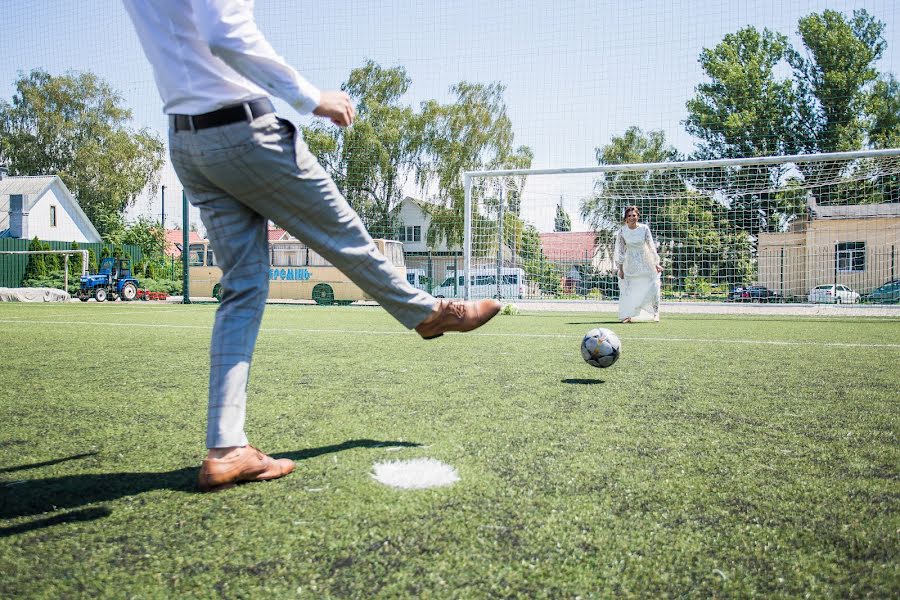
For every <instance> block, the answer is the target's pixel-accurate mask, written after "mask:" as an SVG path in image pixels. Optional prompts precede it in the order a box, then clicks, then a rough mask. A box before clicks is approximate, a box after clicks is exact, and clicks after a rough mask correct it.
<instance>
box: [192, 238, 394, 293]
mask: <svg viewBox="0 0 900 600" xmlns="http://www.w3.org/2000/svg"><path fill="white" fill-rule="evenodd" d="M375 245H376V246H377V247H378V250H380V251H381V253H382V254H384V255H385V257H387V259H388V261H390V263H391V264H392V265H394V268H395V269H397V272H398V273H399V275H400V277H402V278H404V279H406V262H405V260H404V258H403V244H402V243H401V242H397V241H394V240H385V239H376V240H375ZM188 252H189V253H188V265H189V269H188V277H190V293H191V295H192V296H199V297H212V298H215V299H216V300H221V299H222V285H221V284H220V283H219V280H220V279H221V278H222V270H221V269H219V267H217V266H216V257H215V253H214V252H213V249H212V248H211V247H210V246H209V241H208V240H203V241H201V242H194V243H192V244H190V246H189V250H188ZM268 270H269V298H271V299H279V300H312V301H314V302H315V303H316V304H323V305H328V304H350V303H351V302H356V301H357V300H371V297H369V296H367V295H366V294H365V292H363V291H362V289H360V288H359V287H358V286H357V285H356V284H355V283H353V282H352V281H350V278H349V277H347V276H346V275H344V274H343V273H341V272H340V271H339V270H338V269H337V267H335V266H333V265H332V264H331V263H330V262H328V261H327V260H325V259H324V258H323V257H322V256H321V255H320V254H319V253H318V252H316V251H315V250H313V249H312V248H309V247H308V246H307V245H306V244H304V243H303V242H301V241H299V240H276V241H273V242H270V243H269V266H268Z"/></svg>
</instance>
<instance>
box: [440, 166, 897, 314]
mask: <svg viewBox="0 0 900 600" xmlns="http://www.w3.org/2000/svg"><path fill="white" fill-rule="evenodd" d="M464 186H465V213H464V241H463V265H462V266H463V271H464V276H462V277H459V281H458V283H459V286H458V290H459V291H458V295H459V296H461V297H465V298H477V297H489V296H499V297H500V298H504V299H507V298H513V297H518V298H521V299H544V300H552V299H585V300H591V299H593V300H603V299H607V300H614V299H616V298H617V294H618V285H617V278H616V266H615V264H614V260H613V253H614V242H615V236H616V233H617V231H618V229H619V228H620V227H621V226H622V216H623V211H624V209H625V208H626V207H627V206H636V207H637V208H638V210H639V211H640V221H641V222H643V223H646V224H647V225H648V226H649V227H650V230H651V232H652V234H653V237H654V239H655V242H656V244H657V248H658V252H659V255H660V259H661V263H662V266H663V269H664V270H663V273H662V286H663V297H664V300H665V299H669V300H675V299H679V300H707V301H737V302H792V301H802V302H833V303H841V302H844V303H848V302H849V303H852V302H859V301H860V300H862V301H866V300H867V294H869V293H870V292H872V291H873V290H876V289H878V288H879V287H880V286H882V285H884V284H886V283H888V282H891V281H894V280H896V279H898V278H900V149H890V150H873V151H860V152H847V153H832V154H815V155H795V156H770V157H758V158H743V159H732V160H710V161H684V162H663V163H653V164H620V165H602V166H597V167H584V168H569V169H523V170H496V171H469V172H466V173H465V174H464ZM514 270H521V272H522V273H524V281H523V282H522V285H521V286H518V288H517V289H516V290H515V291H512V290H510V289H509V286H504V285H503V283H504V282H506V281H505V280H506V279H509V276H508V275H506V274H507V273H510V272H512V271H514ZM454 279H455V277H454ZM506 283H508V282H506ZM511 292H512V293H511ZM820 292H821V293H820Z"/></svg>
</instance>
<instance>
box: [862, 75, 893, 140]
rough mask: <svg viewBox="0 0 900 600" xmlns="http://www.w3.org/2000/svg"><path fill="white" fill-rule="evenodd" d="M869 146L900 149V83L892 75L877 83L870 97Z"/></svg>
mask: <svg viewBox="0 0 900 600" xmlns="http://www.w3.org/2000/svg"><path fill="white" fill-rule="evenodd" d="M868 113H869V114H870V115H871V124H870V127H869V132H868V138H869V144H870V145H871V146H873V147H875V148H898V147H900V82H898V81H897V79H895V78H894V76H893V75H892V74H888V75H886V76H885V77H884V78H882V79H880V80H879V81H877V82H876V83H875V85H874V87H873V89H872V93H871V94H870V96H869V103H868Z"/></svg>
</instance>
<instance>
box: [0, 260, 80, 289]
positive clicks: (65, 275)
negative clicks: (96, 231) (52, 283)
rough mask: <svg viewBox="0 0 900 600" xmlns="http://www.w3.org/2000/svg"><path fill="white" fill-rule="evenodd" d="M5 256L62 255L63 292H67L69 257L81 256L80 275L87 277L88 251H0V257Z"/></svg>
mask: <svg viewBox="0 0 900 600" xmlns="http://www.w3.org/2000/svg"><path fill="white" fill-rule="evenodd" d="M5 254H62V255H63V261H64V265H63V287H64V288H65V291H66V292H68V290H69V256H72V255H75V254H80V255H81V274H82V275H87V272H88V262H89V257H88V251H87V250H2V251H0V255H5Z"/></svg>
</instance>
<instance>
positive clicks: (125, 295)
mask: <svg viewBox="0 0 900 600" xmlns="http://www.w3.org/2000/svg"><path fill="white" fill-rule="evenodd" d="M121 296H122V300H125V301H126V302H130V301H132V300H134V299H135V297H136V296H137V286H136V285H134V284H133V283H131V282H128V283H126V284H125V285H123V286H122V294H121Z"/></svg>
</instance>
